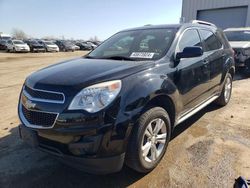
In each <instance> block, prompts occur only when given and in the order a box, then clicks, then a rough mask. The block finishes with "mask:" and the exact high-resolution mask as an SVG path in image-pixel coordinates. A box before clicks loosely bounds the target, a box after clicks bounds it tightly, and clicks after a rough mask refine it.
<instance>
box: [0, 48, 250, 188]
mask: <svg viewBox="0 0 250 188" xmlns="http://www.w3.org/2000/svg"><path fill="white" fill-rule="evenodd" d="M83 54H84V53H83V52H69V53H53V54H52V53H45V54H42V53H41V54H30V53H29V54H6V53H0V107H1V108H0V114H1V115H0V187H127V186H130V187H232V186H233V183H234V179H235V178H236V177H238V176H240V175H242V176H245V177H248V178H249V179H250V79H247V78H242V77H240V76H237V79H236V80H235V81H234V84H233V86H234V89H233V95H232V100H231V102H230V103H229V105H228V106H226V107H224V108H220V109H219V108H218V107H217V106H215V105H210V106H208V107H207V108H205V109H204V110H202V111H201V112H199V113H198V114H196V115H195V116H194V117H192V118H191V119H189V120H187V121H186V122H184V123H182V124H181V125H179V126H178V127H177V128H176V130H175V131H174V135H173V138H172V141H171V142H170V144H169V147H168V150H167V153H166V154H165V156H164V158H163V160H162V162H161V163H160V165H159V166H158V167H157V168H156V169H155V170H154V171H153V172H151V173H149V174H147V175H142V174H138V173H136V172H134V171H132V170H130V169H128V168H126V167H124V169H123V170H122V171H121V172H119V173H116V174H111V175H106V176H96V175H89V174H86V173H83V172H80V171H77V170H74V169H71V168H70V167H67V166H64V165H62V164H61V163H59V162H58V161H57V160H54V159H53V158H51V157H50V156H48V155H46V154H43V153H41V152H39V151H37V150H34V149H31V148H29V147H28V146H26V145H25V144H24V143H23V142H22V141H21V140H20V139H19V135H18V129H17V125H18V123H19V121H18V117H17V102H18V95H19V91H20V89H21V86H22V83H23V82H24V79H25V77H26V76H27V75H29V74H30V73H31V72H33V71H35V70H37V69H39V68H42V67H45V66H47V65H50V64H53V63H55V62H58V61H61V60H64V59H70V58H74V57H77V56H81V55H83Z"/></svg>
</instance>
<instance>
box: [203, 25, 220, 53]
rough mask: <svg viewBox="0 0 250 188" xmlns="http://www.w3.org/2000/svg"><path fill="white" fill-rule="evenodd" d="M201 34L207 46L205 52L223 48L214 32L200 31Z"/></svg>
mask: <svg viewBox="0 0 250 188" xmlns="http://www.w3.org/2000/svg"><path fill="white" fill-rule="evenodd" d="M199 32H200V34H201V38H202V39H203V41H204V44H205V51H212V50H217V49H220V48H221V47H222V44H221V43H220V41H219V40H218V38H217V37H216V36H215V35H214V33H213V32H211V31H208V30H199Z"/></svg>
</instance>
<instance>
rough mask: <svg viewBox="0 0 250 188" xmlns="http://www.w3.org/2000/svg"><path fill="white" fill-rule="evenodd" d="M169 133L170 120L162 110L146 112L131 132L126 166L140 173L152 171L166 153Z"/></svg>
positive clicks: (155, 108)
mask: <svg viewBox="0 0 250 188" xmlns="http://www.w3.org/2000/svg"><path fill="white" fill-rule="evenodd" d="M170 133H171V124H170V119H169V116H168V113H167V112H166V111H165V110H164V109H163V108H160V107H154V108H151V109H150V110H148V111H146V112H145V113H144V114H143V115H142V116H141V117H140V118H139V121H138V123H137V124H135V125H134V128H133V130H132V135H131V138H130V142H129V145H128V149H127V152H126V164H127V165H128V166H129V167H131V168H132V169H134V170H136V171H138V172H142V173H146V172H149V171H151V170H153V169H154V168H155V167H156V166H157V165H158V163H159V162H160V160H161V158H162V157H163V155H164V153H165V151H166V148H167V145H168V142H169V140H170Z"/></svg>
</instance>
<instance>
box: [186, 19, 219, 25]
mask: <svg viewBox="0 0 250 188" xmlns="http://www.w3.org/2000/svg"><path fill="white" fill-rule="evenodd" d="M190 23H196V24H203V25H208V26H213V27H216V25H215V24H213V23H210V22H205V21H202V20H191V21H190Z"/></svg>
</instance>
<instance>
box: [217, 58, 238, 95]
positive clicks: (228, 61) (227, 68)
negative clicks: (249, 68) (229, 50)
mask: <svg viewBox="0 0 250 188" xmlns="http://www.w3.org/2000/svg"><path fill="white" fill-rule="evenodd" d="M231 69H233V74H234V73H235V62H234V59H233V58H232V57H228V58H227V59H226V61H225V63H224V65H223V72H222V76H221V81H220V91H222V88H223V85H224V82H225V77H226V75H227V73H229V71H231Z"/></svg>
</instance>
